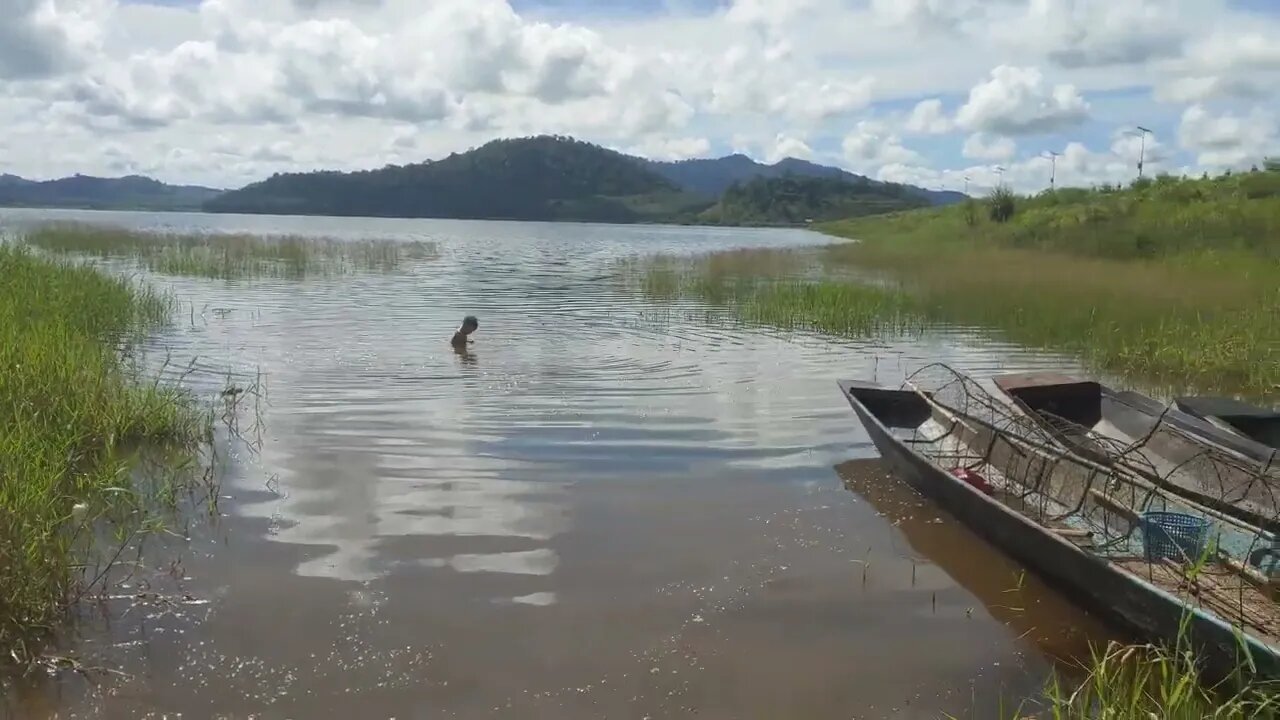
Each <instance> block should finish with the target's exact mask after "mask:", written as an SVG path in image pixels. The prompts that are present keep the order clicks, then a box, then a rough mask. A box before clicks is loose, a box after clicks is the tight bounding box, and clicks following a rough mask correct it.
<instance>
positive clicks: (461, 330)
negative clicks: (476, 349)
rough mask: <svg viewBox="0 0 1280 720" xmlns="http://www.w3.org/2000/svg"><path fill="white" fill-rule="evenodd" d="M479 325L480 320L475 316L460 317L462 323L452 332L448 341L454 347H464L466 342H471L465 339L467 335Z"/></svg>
mask: <svg viewBox="0 0 1280 720" xmlns="http://www.w3.org/2000/svg"><path fill="white" fill-rule="evenodd" d="M479 327H480V321H479V320H476V316H475V315H468V316H466V317H465V318H463V319H462V325H460V326H458V329H457V330H455V331H454V332H453V339H452V340H450V341H449V342H450V343H451V344H452V345H453V346H454V347H455V348H465V347H466V346H467V343H469V342H471V341H470V340H468V339H467V336H469V335H470V334H471V333H473V332H475V331H476V329H477V328H479Z"/></svg>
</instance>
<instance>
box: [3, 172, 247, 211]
mask: <svg viewBox="0 0 1280 720" xmlns="http://www.w3.org/2000/svg"><path fill="white" fill-rule="evenodd" d="M221 192H222V191H221V190H214V189H213V188H207V187H199V186H194V185H166V184H165V183H162V182H159V181H157V180H152V179H151V178H148V177H142V176H140V175H129V176H127V177H121V178H100V177H90V176H88V175H74V176H72V177H66V178H60V179H57V180H46V181H41V182H37V181H34V180H26V179H24V178H20V177H18V176H16V175H0V206H3V207H42V208H84V209H89V210H175V211H176V210H200V209H201V207H202V206H203V204H204V202H205V201H207V200H209V199H211V198H214V197H216V196H218V195H219V194H221Z"/></svg>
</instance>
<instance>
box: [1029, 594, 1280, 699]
mask: <svg viewBox="0 0 1280 720" xmlns="http://www.w3.org/2000/svg"><path fill="white" fill-rule="evenodd" d="M1189 622H1190V615H1189V614H1188V615H1187V616H1186V617H1185V618H1184V621H1183V626H1182V628H1181V629H1180V631H1179V636H1178V638H1177V639H1176V641H1175V642H1174V643H1173V646H1172V647H1160V646H1156V645H1122V644H1120V643H1116V642H1112V643H1110V644H1108V645H1107V646H1106V648H1105V649H1098V650H1095V651H1094V652H1093V655H1092V657H1091V658H1090V659H1089V661H1088V662H1087V663H1086V664H1085V665H1084V667H1083V669H1084V671H1085V673H1084V676H1083V678H1082V679H1080V680H1073V681H1066V680H1064V679H1063V678H1062V677H1061V676H1060V675H1058V674H1057V673H1055V674H1054V675H1053V676H1052V677H1051V678H1050V679H1049V681H1048V683H1046V685H1045V688H1044V691H1043V693H1042V694H1041V696H1040V697H1038V698H1034V699H1031V700H1028V701H1027V702H1024V703H1023V704H1022V706H1021V708H1020V709H1019V711H1018V712H1016V713H1014V714H1013V715H1011V716H1010V717H1011V720H1031V719H1033V718H1046V719H1047V718H1052V719H1053V720H1151V718H1159V719H1160V720H1203V719H1204V718H1215V719H1217V720H1275V718H1280V685H1278V684H1277V683H1276V682H1275V681H1267V680H1257V679H1254V678H1253V676H1252V675H1251V674H1250V671H1249V664H1248V661H1247V659H1246V660H1244V661H1243V662H1242V664H1241V666H1240V667H1239V668H1238V669H1237V671H1236V672H1235V673H1233V674H1232V675H1231V676H1230V677H1227V678H1225V679H1222V680H1220V681H1218V682H1216V683H1210V682H1206V679H1205V677H1204V675H1203V674H1202V672H1201V670H1200V667H1199V665H1198V663H1197V660H1196V655H1195V653H1194V652H1193V651H1192V650H1191V649H1190V647H1189V643H1188V642H1187V641H1186V638H1187V637H1188V623H1189Z"/></svg>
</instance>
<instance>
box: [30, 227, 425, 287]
mask: <svg viewBox="0 0 1280 720" xmlns="http://www.w3.org/2000/svg"><path fill="white" fill-rule="evenodd" d="M25 241H26V242H27V243H28V244H29V245H31V246H33V247H37V248H40V249H41V250H44V251H46V252H51V253H57V254H62V255H79V256H89V257H98V258H104V259H112V258H114V259H121V258H122V259H127V260H132V261H134V262H136V263H137V264H138V265H139V266H140V267H142V268H145V269H147V270H150V271H153V272H159V273H165V274H169V275H186V276H191V277H205V278H217V279H239V278H254V277H274V278H303V277H309V276H332V275H346V274H352V273H356V272H392V271H395V270H397V269H399V268H401V267H402V266H403V265H404V264H405V263H406V262H409V261H413V260H422V259H430V258H433V257H435V256H436V254H437V248H436V246H435V244H433V243H429V242H422V241H416V242H403V241H398V240H388V239H366V240H339V239H335V238H317V237H302V236H260V235H247V234H234V235H223V234H201V233H156V232H142V231H136V230H125V229H121V228H113V227H104V226H94V225H77V224H58V225H47V226H43V227H40V228H37V229H35V230H33V231H31V232H29V233H27V234H26V235H25Z"/></svg>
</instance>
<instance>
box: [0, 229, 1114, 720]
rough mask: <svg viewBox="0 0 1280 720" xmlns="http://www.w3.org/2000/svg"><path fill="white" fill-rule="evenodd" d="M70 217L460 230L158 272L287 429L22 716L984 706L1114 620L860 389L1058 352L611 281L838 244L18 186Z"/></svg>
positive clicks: (153, 560) (80, 642)
mask: <svg viewBox="0 0 1280 720" xmlns="http://www.w3.org/2000/svg"><path fill="white" fill-rule="evenodd" d="M52 218H57V219H76V220H87V221H92V222H107V223H112V224H124V225H128V226H131V227H138V228H148V229H161V230H172V231H191V230H197V231H216V232H251V233H270V234H282V233H283V234H301V235H322V236H327V237H336V238H342V239H358V238H367V237H377V238H394V239H403V240H405V241H414V240H418V241H431V242H434V243H437V244H438V248H439V256H438V257H436V258H434V259H424V260H421V261H415V262H413V263H411V264H410V265H408V266H405V267H403V268H402V269H401V270H400V271H397V272H392V273H385V274H356V275H350V276H340V277H330V278H312V279H306V280H283V279H270V278H261V279H251V280H237V281H223V280H204V279H195V278H184V277H167V276H159V275H153V276H150V277H149V278H148V280H149V281H151V282H153V283H155V284H157V285H159V286H162V287H166V288H170V289H172V291H173V292H174V293H175V294H176V296H177V298H178V299H179V301H180V302H181V303H182V305H181V307H182V310H181V311H180V312H179V313H178V314H179V316H180V317H179V319H178V321H177V322H176V323H175V324H174V326H173V327H172V328H171V329H169V330H166V331H165V332H164V333H162V334H160V335H158V336H157V337H154V338H151V339H150V340H149V345H148V347H149V349H150V351H151V352H150V353H149V355H148V357H149V358H150V359H151V361H152V362H153V363H154V362H157V361H156V358H164V357H166V356H167V357H168V359H169V362H168V364H167V366H166V367H167V369H166V372H167V373H168V374H169V375H170V376H171V377H176V376H177V375H178V374H181V375H182V376H183V377H184V382H187V383H189V384H190V385H191V386H192V387H193V388H195V389H196V390H197V391H199V392H201V393H204V394H213V393H216V392H217V391H218V390H219V389H221V388H223V387H225V385H226V384H227V383H228V380H229V379H230V381H231V382H233V383H238V384H241V385H246V384H249V383H252V382H255V381H256V379H257V378H259V377H261V378H262V383H263V385H262V386H263V387H264V388H265V393H264V395H263V396H262V397H261V399H260V400H259V401H257V402H256V405H257V406H258V407H257V413H256V415H255V417H256V418H257V420H259V421H260V426H258V427H257V428H256V429H253V430H252V431H251V432H250V431H246V432H245V435H246V436H252V437H256V438H259V439H260V441H261V445H260V448H259V449H251V448H249V447H247V446H245V445H244V444H243V443H239V444H237V445H236V446H235V448H234V450H235V452H234V454H232V455H230V456H227V457H224V458H223V461H224V462H223V469H222V473H223V475H224V477H223V482H222V486H221V490H220V498H219V502H218V505H217V513H216V515H215V516H214V517H213V518H209V519H203V520H198V521H196V522H194V523H193V524H192V526H191V528H190V531H189V535H190V538H189V539H182V538H174V537H168V538H167V539H163V540H161V541H157V542H154V543H150V544H148V545H145V546H144V548H143V550H144V551H143V552H142V553H141V554H140V555H139V556H138V557H137V558H136V563H135V565H134V567H135V568H136V569H135V570H133V571H131V572H130V573H129V576H128V577H127V578H124V579H122V580H121V584H120V585H119V586H118V589H117V590H116V591H115V592H114V593H113V594H112V595H111V597H108V598H106V599H104V600H103V601H102V602H101V603H94V604H93V607H90V608H86V609H84V610H83V611H82V612H81V613H80V614H79V619H78V622H77V623H76V625H75V627H74V628H73V631H71V632H68V633H67V636H66V637H64V638H63V639H61V640H60V641H59V646H58V648H57V652H59V653H62V654H66V655H69V656H74V657H76V658H77V659H78V661H79V662H80V663H81V665H82V666H83V667H84V668H86V669H87V670H88V672H86V673H76V672H69V671H68V672H61V673H57V674H51V675H48V676H39V677H27V678H24V679H12V680H9V681H7V689H6V692H5V696H4V701H3V704H0V715H4V716H7V717H15V718H19V717H20V718H55V717H56V718H69V717H105V718H135V717H156V718H159V717H188V718H204V717H228V718H249V717H254V718H286V717H289V718H310V717H361V718H400V719H401V720H403V719H404V718H482V717H483V718H489V717H512V718H603V717H611V718H613V717H617V718H637V719H639V718H663V717H688V716H691V715H695V714H696V715H697V716H698V717H702V718H851V717H855V718H864V717H865V718H938V717H941V716H942V713H944V712H945V713H950V714H952V715H955V716H957V717H968V716H970V715H972V716H974V717H993V716H994V715H993V713H994V710H995V708H996V707H998V706H999V705H1000V704H1001V703H1002V702H1003V704H1004V705H1005V706H1006V707H1008V706H1009V705H1011V704H1016V702H1017V700H1018V699H1020V698H1022V697H1025V696H1026V695H1028V694H1031V693H1034V692H1035V691H1036V690H1037V689H1038V688H1039V687H1040V686H1041V684H1042V683H1043V681H1044V679H1045V678H1046V676H1047V674H1048V672H1049V671H1050V669H1051V668H1052V667H1053V665H1054V662H1053V658H1065V657H1071V656H1080V655H1083V654H1086V653H1087V647H1088V645H1087V644H1088V642H1089V641H1090V640H1095V641H1096V640H1100V639H1105V638H1106V633H1105V631H1103V630H1102V629H1101V628H1099V627H1098V626H1097V624H1096V623H1094V622H1093V621H1092V620H1091V619H1090V618H1088V617H1087V616H1085V615H1084V614H1082V613H1081V612H1079V611H1077V610H1075V609H1074V608H1073V607H1072V606H1071V605H1070V604H1068V603H1067V602H1065V601H1064V600H1063V599H1062V598H1061V597H1059V596H1058V595H1056V594H1055V593H1052V592H1050V591H1048V590H1046V589H1045V588H1044V587H1042V586H1041V585H1040V584H1039V583H1038V582H1037V581H1035V579H1034V578H1030V577H1025V576H1023V575H1022V573H1021V569H1020V568H1019V567H1018V566H1017V565H1016V564H1015V563H1013V562H1011V561H1009V560H1008V559H1006V558H1005V557H1004V556H1003V555H1001V554H999V553H996V552H994V551H993V550H992V549H991V548H990V547H989V546H987V545H986V544H984V543H983V542H981V541H979V540H977V539H976V538H975V537H974V536H972V535H971V534H970V533H969V532H968V531H966V530H965V529H964V528H963V527H960V526H958V525H957V524H955V523H954V522H952V521H951V520H950V519H949V518H947V517H945V516H944V515H943V514H942V513H941V512H939V511H938V510H937V509H935V508H933V507H932V506H931V505H929V504H928V503H926V502H924V501H923V500H921V499H920V498H918V497H917V496H916V495H914V494H913V493H912V491H911V490H909V489H908V488H907V487H906V486H905V485H903V484H902V483H901V482H900V481H898V480H896V479H893V478H892V477H890V476H889V474H888V472H887V470H886V469H885V468H884V467H882V466H881V465H880V464H879V462H877V461H876V459H875V458H876V452H875V450H874V448H873V447H872V446H871V443H870V441H869V440H868V437H867V435H866V433H865V432H864V431H863V429H862V428H861V426H860V425H859V423H858V421H857V419H856V417H855V416H854V414H853V412H852V410H851V409H850V408H849V406H848V405H847V404H846V402H845V401H844V399H843V398H842V397H841V395H840V393H839V392H838V390H837V388H836V384H835V382H836V380H837V379H838V378H864V379H871V378H874V379H878V380H879V381H880V382H883V383H897V382H900V381H901V380H902V379H903V378H904V377H905V376H906V374H907V373H909V372H911V371H913V370H915V369H917V368H919V367H921V366H923V365H925V364H928V363H931V362H937V361H945V362H948V363H951V364H952V365H954V366H956V367H958V368H961V369H964V370H968V371H972V372H974V373H976V374H979V375H982V374H991V373H993V372H997V371H1010V370H1023V369H1034V368H1044V367H1063V366H1064V365H1065V366H1067V367H1071V365H1070V364H1069V363H1068V362H1067V361H1066V360H1064V359H1063V358H1060V357H1054V356H1052V355H1046V354H1043V353H1039V352H1030V351H1026V350H1024V349H1021V348H1018V347H1013V346H1009V345H1005V344H1000V343H996V342H992V341H989V340H985V339H983V338H982V337H981V336H980V335H978V334H975V333H972V332H967V331H964V330H962V329H954V330H939V331H935V332H930V333H927V334H925V335H924V336H922V337H915V338H882V339H879V340H875V341H869V340H868V341H857V340H836V339H828V338H824V337H820V336H816V335H809V334H803V333H780V332H776V331H769V330H763V329H754V328H749V327H743V326H741V325H739V324H737V323H734V322H730V321H728V320H727V319H724V318H722V317H720V316H719V315H717V313H716V312H715V311H714V309H711V308H706V307H700V306H698V305H697V304H695V303H683V304H679V305H676V306H674V307H673V306H668V305H656V304H652V303H650V302H648V301H646V300H645V299H643V298H641V297H638V296H637V295H636V294H634V293H633V292H630V291H628V290H627V288H626V287H625V283H622V282H620V281H619V280H618V278H617V261H618V260H619V259H622V258H626V257H631V256H635V255H645V254H650V253H658V252H665V253H694V252H704V251H710V250H718V249H725V248H732V247H765V246H768V247H787V246H801V245H811V244H814V243H818V242H825V241H826V239H825V238H823V237H822V236H819V235H816V234H812V233H808V232H805V231H791V230H741V229H711V228H685V227H648V226H645V227H641V226H626V227H621V226H602V225H570V224H536V223H502V222H462V221H435V220H376V219H357V218H291V217H245V216H220V215H198V214H148V213H91V212H55V211H19V210H0V226H6V227H10V228H13V227H18V226H21V225H22V224H24V223H30V222H40V221H44V220H48V219H52ZM467 314H474V315H476V316H478V317H479V320H480V329H479V332H478V333H477V334H476V335H475V336H474V337H475V340H476V341H475V343H474V346H473V348H472V349H471V350H470V351H468V352H465V353H458V352H455V351H454V350H453V349H452V348H451V347H450V345H449V343H448V338H449V336H450V334H451V333H452V331H453V330H454V328H455V327H456V326H457V325H458V323H459V321H460V320H461V319H462V317H463V316H464V315H467ZM188 368H193V369H194V370H193V371H188ZM242 430H243V428H242ZM130 559H131V560H134V559H135V558H133V557H132V555H130ZM95 669H107V670H110V671H111V672H102V671H95ZM5 713H7V715H5Z"/></svg>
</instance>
